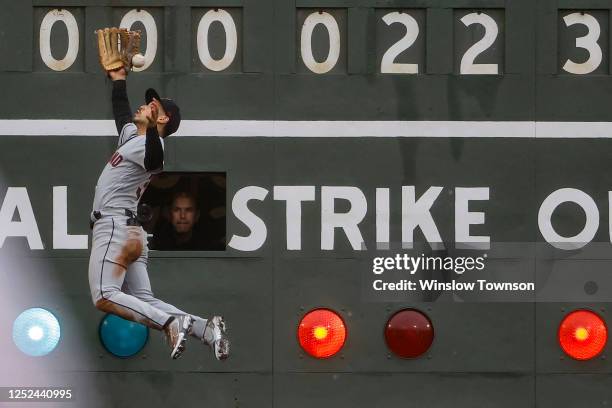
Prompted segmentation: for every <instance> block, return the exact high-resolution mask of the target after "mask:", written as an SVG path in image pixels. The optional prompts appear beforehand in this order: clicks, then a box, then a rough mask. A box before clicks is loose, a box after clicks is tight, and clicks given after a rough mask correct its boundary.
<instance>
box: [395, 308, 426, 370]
mask: <svg viewBox="0 0 612 408" xmlns="http://www.w3.org/2000/svg"><path fill="white" fill-rule="evenodd" d="M433 338H434V330H433V325H432V324H431V321H430V320H429V318H428V317H427V316H425V315H424V314H423V313H421V312H419V311H417V310H413V309H404V310H400V311H399V312H397V313H395V314H394V315H393V316H391V318H390V319H389V321H388V322H387V326H386V327H385V341H386V342H387V347H389V349H390V350H391V351H393V352H394V353H395V354H397V355H398V356H399V357H402V358H415V357H419V356H420V355H422V354H424V353H425V352H426V351H427V350H429V347H430V346H431V343H432V342H433Z"/></svg>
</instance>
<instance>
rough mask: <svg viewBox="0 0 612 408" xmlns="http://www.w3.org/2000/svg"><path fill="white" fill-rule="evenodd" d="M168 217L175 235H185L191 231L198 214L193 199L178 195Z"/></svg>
mask: <svg viewBox="0 0 612 408" xmlns="http://www.w3.org/2000/svg"><path fill="white" fill-rule="evenodd" d="M170 217H171V222H172V225H173V226H174V230H175V231H176V233H177V234H185V233H188V232H190V231H191V230H192V229H193V226H194V224H195V223H196V222H197V221H198V218H199V217H200V213H199V211H198V209H197V207H196V205H195V202H194V200H193V198H191V197H190V196H188V195H179V196H178V197H176V198H175V199H174V202H173V203H172V208H171V209H170Z"/></svg>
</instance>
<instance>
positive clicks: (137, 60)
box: [132, 54, 145, 68]
mask: <svg viewBox="0 0 612 408" xmlns="http://www.w3.org/2000/svg"><path fill="white" fill-rule="evenodd" d="M144 64H145V57H144V55H142V54H134V56H133V57H132V65H133V66H135V67H136V68H140V67H142V66H143V65H144Z"/></svg>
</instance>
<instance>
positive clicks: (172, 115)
mask: <svg viewBox="0 0 612 408" xmlns="http://www.w3.org/2000/svg"><path fill="white" fill-rule="evenodd" d="M153 99H157V100H158V101H159V102H160V103H161V106H162V108H164V110H165V111H166V115H167V116H168V119H169V120H168V123H166V127H165V129H166V134H165V135H164V136H170V135H171V134H173V133H174V132H176V130H177V129H178V127H179V125H180V124H181V110H180V109H179V107H178V105H177V104H176V103H175V102H174V101H173V100H172V99H168V98H160V97H159V94H158V93H157V91H156V90H155V89H153V88H149V89H147V91H146V92H145V102H146V103H147V104H149V103H151V101H152V100H153Z"/></svg>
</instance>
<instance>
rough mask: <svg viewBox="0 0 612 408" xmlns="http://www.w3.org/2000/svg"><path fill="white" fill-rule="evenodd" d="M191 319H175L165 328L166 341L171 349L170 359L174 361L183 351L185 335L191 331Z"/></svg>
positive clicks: (184, 317)
mask: <svg viewBox="0 0 612 408" xmlns="http://www.w3.org/2000/svg"><path fill="white" fill-rule="evenodd" d="M192 325H193V319H192V318H191V316H189V315H187V316H183V317H179V318H175V319H174V320H173V321H172V322H171V323H170V324H169V325H168V327H167V328H166V339H167V340H168V344H169V345H170V347H171V348H172V352H171V353H170V357H172V359H174V360H176V359H177V358H179V357H180V356H181V354H183V351H185V343H186V341H187V333H189V330H191V326H192Z"/></svg>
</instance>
